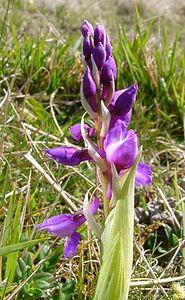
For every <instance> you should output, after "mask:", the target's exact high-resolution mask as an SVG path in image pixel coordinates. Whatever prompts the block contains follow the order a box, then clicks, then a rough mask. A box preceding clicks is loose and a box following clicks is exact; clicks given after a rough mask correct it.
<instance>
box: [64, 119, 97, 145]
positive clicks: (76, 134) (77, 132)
mask: <svg viewBox="0 0 185 300" xmlns="http://www.w3.org/2000/svg"><path fill="white" fill-rule="evenodd" d="M84 128H85V130H86V131H87V133H88V136H89V137H93V136H94V134H95V128H91V127H89V126H88V125H87V124H85V125H84ZM69 131H70V133H71V135H72V137H73V138H74V140H75V141H78V142H80V141H82V140H83V138H82V133H81V124H80V123H78V124H75V125H73V126H71V127H70V128H69Z"/></svg>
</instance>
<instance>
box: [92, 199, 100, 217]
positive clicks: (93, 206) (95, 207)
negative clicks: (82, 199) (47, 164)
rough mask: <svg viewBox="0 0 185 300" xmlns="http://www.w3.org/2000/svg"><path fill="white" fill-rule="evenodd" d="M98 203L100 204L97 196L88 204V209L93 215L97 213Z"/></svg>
mask: <svg viewBox="0 0 185 300" xmlns="http://www.w3.org/2000/svg"><path fill="white" fill-rule="evenodd" d="M99 205H100V200H99V198H98V197H95V198H94V199H93V201H92V202H91V204H90V211H91V213H92V214H93V215H95V214H96V213H97V211H98V208H99Z"/></svg>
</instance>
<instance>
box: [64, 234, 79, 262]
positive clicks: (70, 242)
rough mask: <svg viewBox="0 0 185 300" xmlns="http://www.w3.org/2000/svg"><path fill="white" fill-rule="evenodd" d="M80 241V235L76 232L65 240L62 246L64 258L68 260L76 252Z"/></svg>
mask: <svg viewBox="0 0 185 300" xmlns="http://www.w3.org/2000/svg"><path fill="white" fill-rule="evenodd" d="M79 241H80V234H79V233H78V232H74V233H73V234H72V235H71V236H69V237H67V238H66V241H65V244H64V257H65V258H70V257H71V256H73V255H74V253H75V252H76V249H77V247H78V244H79Z"/></svg>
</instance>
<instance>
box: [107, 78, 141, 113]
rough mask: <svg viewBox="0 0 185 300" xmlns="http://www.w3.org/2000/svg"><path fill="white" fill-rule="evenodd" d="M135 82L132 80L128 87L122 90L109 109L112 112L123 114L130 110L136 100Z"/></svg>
mask: <svg viewBox="0 0 185 300" xmlns="http://www.w3.org/2000/svg"><path fill="white" fill-rule="evenodd" d="M137 89H138V87H137V84H136V83H135V82H134V83H133V84H132V85H131V86H130V87H129V88H127V89H125V90H123V92H122V93H121V94H120V96H119V97H118V98H117V99H116V102H115V104H114V106H113V108H112V109H111V112H112V114H114V115H116V114H118V115H125V114H126V113H128V112H129V111H130V109H131V108H132V107H133V105H134V103H135V101H136V94H137Z"/></svg>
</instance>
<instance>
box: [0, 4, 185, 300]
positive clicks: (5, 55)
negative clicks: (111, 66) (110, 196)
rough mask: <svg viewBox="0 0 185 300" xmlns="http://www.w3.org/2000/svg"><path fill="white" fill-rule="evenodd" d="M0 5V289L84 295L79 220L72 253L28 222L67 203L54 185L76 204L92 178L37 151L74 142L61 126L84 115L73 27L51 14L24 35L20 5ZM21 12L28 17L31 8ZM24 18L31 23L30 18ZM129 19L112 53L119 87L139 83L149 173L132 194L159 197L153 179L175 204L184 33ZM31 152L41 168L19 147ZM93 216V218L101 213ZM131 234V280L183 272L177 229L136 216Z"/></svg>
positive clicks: (136, 119)
mask: <svg viewBox="0 0 185 300" xmlns="http://www.w3.org/2000/svg"><path fill="white" fill-rule="evenodd" d="M16 7H18V8H19V10H16ZM4 8H5V9H4V11H3V13H4V14H3V15H2V20H1V26H0V32H1V52H0V82H1V85H0V97H1V102H0V108H1V111H0V140H1V142H0V155H1V156H0V159H1V165H0V168H1V172H0V231H1V239H0V242H1V248H0V255H2V256H1V257H0V281H1V283H0V297H1V298H2V299H6V300H8V299H9V300H10V299H42V298H44V297H45V298H46V299H51V300H59V299H65V300H69V299H92V296H93V294H94V289H95V285H96V280H97V276H98V269H99V265H100V256H99V254H100V253H99V252H100V251H99V247H100V246H99V244H98V241H97V240H96V239H95V237H94V236H93V235H92V234H91V233H90V231H86V225H84V226H83V227H82V228H81V235H82V241H81V244H80V247H79V249H78V251H77V254H76V255H75V257H74V258H72V260H71V261H68V260H65V259H64V258H63V256H62V253H63V240H61V239H59V238H54V237H52V236H50V235H49V234H47V233H43V232H42V233H40V232H36V228H35V225H36V224H38V223H40V222H42V221H43V220H44V219H46V218H47V217H49V216H51V215H52V216H54V215H57V214H60V213H62V212H69V211H70V209H71V208H70V207H69V205H67V203H66V201H65V199H64V197H63V194H61V193H60V192H59V189H60V188H62V189H63V190H64V192H65V196H66V197H67V199H68V200H69V202H70V201H72V203H73V204H74V205H75V206H76V207H78V208H80V207H81V206H82V202H83V198H84V195H85V193H86V191H87V190H88V189H89V188H90V187H91V186H93V184H94V183H95V178H94V170H93V166H89V165H88V164H86V163H83V164H81V165H80V166H79V167H78V168H65V167H63V166H56V165H55V164H54V162H53V161H49V160H48V159H47V158H46V157H45V156H44V154H43V150H44V149H46V148H47V147H54V146H57V145H61V144H64V143H66V142H69V143H73V141H72V139H71V138H70V136H69V133H68V127H69V126H70V125H71V124H75V123H76V122H79V121H80V118H81V116H82V114H83V109H82V107H81V105H80V97H79V90H80V81H81V77H82V75H83V67H82V63H81V39H80V38H79V35H80V34H79V32H76V31H75V32H74V34H71V31H70V29H69V31H68V32H66V29H65V32H64V31H60V28H56V27H55V28H53V30H50V31H48V30H47V29H48V26H50V28H51V24H49V21H48V22H45V23H44V24H41V23H39V22H40V21H38V24H39V25H38V26H41V27H40V29H39V30H38V31H37V32H36V34H35V35H34V34H30V28H29V30H28V31H26V30H25V27H26V26H25V18H24V16H23V15H21V13H20V12H21V10H22V9H23V7H22V6H21V2H19V1H18V2H17V4H15V7H12V6H11V7H10V10H9V12H8V13H7V10H6V8H7V6H4ZM28 12H29V14H28V15H29V16H30V18H31V16H33V14H32V13H33V12H32V10H31V8H29V10H28ZM48 16H49V17H48V18H50V15H48ZM45 17H46V18H47V12H45ZM41 18H43V16H41ZM67 21H69V22H70V17H69V19H67ZM27 22H28V23H27V24H29V25H30V24H31V22H30V20H29V18H28V20H27ZM23 24H24V25H23ZM69 24H70V23H69ZM135 24H136V25H135V31H134V35H132V37H131V36H130V33H129V32H127V33H126V32H125V31H124V27H123V26H120V28H119V36H118V37H117V38H116V39H115V44H114V55H115V58H116V61H117V65H118V79H117V82H116V85H117V88H125V87H126V86H128V85H130V84H131V83H132V82H133V81H134V80H137V83H138V86H139V93H138V98H137V102H136V106H135V109H134V113H133V121H132V124H131V127H133V128H136V130H137V131H138V134H139V136H140V143H141V144H143V146H144V147H143V148H144V154H143V155H144V158H145V161H146V162H148V163H149V164H151V167H152V169H153V177H154V182H153V184H152V186H151V187H148V188H145V189H142V190H139V192H138V193H139V203H140V206H141V207H143V208H144V209H145V210H147V207H146V202H148V201H149V199H150V200H153V201H155V200H157V199H161V194H160V192H159V189H158V188H160V190H161V191H162V193H163V195H164V197H165V199H167V198H169V197H174V198H175V206H176V208H177V211H178V212H180V213H181V212H184V208H183V199H184V189H185V187H184V185H183V184H184V181H183V178H184V175H185V174H184V156H183V155H184V154H183V151H184V144H183V118H184V88H185V86H184V79H185V55H184V52H183V46H182V45H183V41H182V37H181V36H180V35H179V34H178V33H177V32H174V33H173V39H172V40H170V41H169V36H171V35H170V34H171V33H169V32H168V30H167V29H166V27H165V26H164V28H161V35H160V36H158V35H157V33H156V24H155V22H150V23H148V24H147V25H146V23H142V20H140V19H139V18H136V21H135ZM144 24H145V25H144ZM78 25H80V24H78ZM34 26H35V25H34ZM55 26H56V25H55ZM69 27H70V26H69ZM132 29H133V27H132ZM29 151H31V155H32V156H33V157H34V158H35V159H36V161H37V162H38V164H39V165H40V167H42V172H41V170H38V169H37V168H36V167H35V165H34V164H32V163H31V162H30V161H29V160H28V159H27V156H25V155H26V153H28V152H29ZM46 174H48V175H49V176H50V179H49V180H48V177H47V175H46ZM79 174H80V175H79ZM52 180H53V181H54V182H55V183H56V184H57V186H58V187H59V189H58V188H57V187H56V186H55V187H54V186H53V185H52V184H51V181H52ZM166 210H168V207H166ZM98 218H99V219H100V220H101V216H99V217H98ZM172 219H173V215H172ZM157 226H158V227H157ZM135 234H136V239H137V241H138V243H139V245H140V246H141V247H143V246H144V249H145V250H146V252H144V250H142V251H143V253H144V257H145V258H146V260H147V261H148V263H149V267H148V265H147V264H146V261H145V260H144V259H143V257H142V255H141V253H138V251H136V254H135V257H136V260H135V267H134V272H133V276H132V278H133V279H135V280H136V279H137V281H139V280H142V278H145V279H146V278H154V275H153V273H152V272H154V273H155V276H156V277H159V276H160V275H161V273H162V272H164V276H163V278H170V277H175V276H179V275H181V274H183V272H184V271H183V270H182V253H181V250H182V248H180V247H179V245H181V243H182V237H183V233H182V230H181V228H178V227H177V226H175V227H173V226H172V227H170V226H165V224H157V225H156V227H152V228H148V227H147V226H146V224H145V225H144V224H141V225H139V226H136V231H135ZM178 247H179V248H178ZM178 249H179V250H178ZM177 250H178V251H177ZM176 251H177V252H176ZM161 255H163V256H162V259H161V258H160V256H161ZM172 258H173V260H172ZM169 264H171V265H170V266H171V267H168V266H169ZM181 284H183V281H182V282H181ZM164 288H166V293H167V294H168V296H169V298H170V299H173V294H175V293H177V292H176V290H174V292H173V290H172V289H171V283H170V284H169V283H168V284H166V285H164ZM155 293H156V286H154V288H153V289H152V287H151V286H150V287H146V288H144V287H133V288H132V289H131V293H130V299H138V300H140V299H144V298H147V299H153V297H154V294H155ZM159 293H161V294H160V295H161V296H160V298H161V299H167V296H166V294H165V293H164V291H163V289H162V288H161V289H159ZM16 297H17V298H16ZM174 299H175V298H174Z"/></svg>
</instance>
